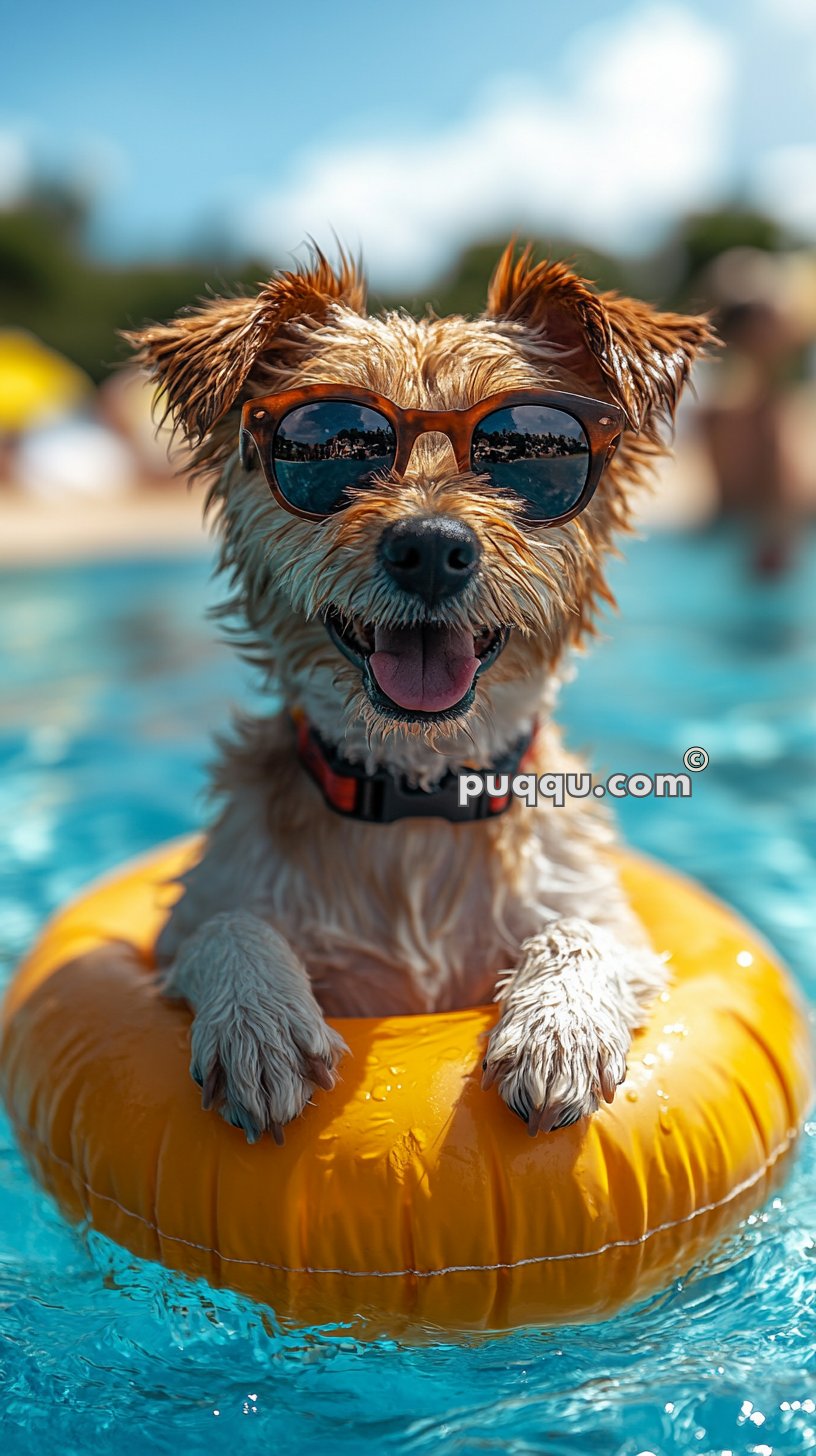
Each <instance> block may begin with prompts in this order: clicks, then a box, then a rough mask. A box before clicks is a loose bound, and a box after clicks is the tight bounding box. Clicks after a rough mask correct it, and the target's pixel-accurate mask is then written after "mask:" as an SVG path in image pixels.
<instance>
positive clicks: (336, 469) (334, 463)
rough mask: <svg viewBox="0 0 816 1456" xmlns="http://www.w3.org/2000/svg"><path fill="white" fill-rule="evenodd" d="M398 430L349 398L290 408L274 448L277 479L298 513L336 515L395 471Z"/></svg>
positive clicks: (383, 417)
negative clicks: (360, 490) (354, 493)
mask: <svg viewBox="0 0 816 1456" xmlns="http://www.w3.org/2000/svg"><path fill="white" fill-rule="evenodd" d="M395 457H396V440H395V437H394V431H393V429H392V428H391V425H390V424H389V422H388V420H387V419H386V418H385V416H384V415H381V414H380V412H379V410H375V409H371V408H370V407H369V406H367V405H360V404H354V403H352V402H351V401H350V400H334V399H332V400H318V401H316V402H315V403H314V404H304V405H299V406H298V407H297V408H296V409H293V410H290V411H289V413H288V415H285V416H284V418H283V419H282V420H281V422H280V424H279V425H278V428H277V431H276V433H275V438H274V441H273V444H272V460H273V465H274V470H275V479H276V480H277V483H278V488H279V489H280V491H281V494H282V495H283V496H284V497H285V499H286V500H287V501H288V502H289V504H290V505H292V506H294V507H295V508H296V510H301V511H308V512H310V513H313V514H315V515H331V513H332V512H333V511H337V510H340V509H341V508H342V507H343V506H344V505H348V494H347V493H348V491H349V490H351V489H353V488H354V487H356V486H360V485H365V483H366V482H367V481H369V480H370V479H371V477H372V476H373V475H378V474H382V473H383V472H384V471H388V470H390V469H391V466H392V465H393V463H394V459H395Z"/></svg>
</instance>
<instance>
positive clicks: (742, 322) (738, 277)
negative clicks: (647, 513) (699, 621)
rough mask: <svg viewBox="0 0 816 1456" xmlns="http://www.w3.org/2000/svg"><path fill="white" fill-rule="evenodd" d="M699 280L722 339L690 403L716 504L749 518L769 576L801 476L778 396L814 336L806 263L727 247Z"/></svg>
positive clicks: (788, 394)
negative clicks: (697, 401)
mask: <svg viewBox="0 0 816 1456" xmlns="http://www.w3.org/2000/svg"><path fill="white" fill-rule="evenodd" d="M808 264H809V265H810V266H808ZM706 285H707V287H706V292H707V294H708V296H709V298H710V299H711V301H712V302H713V305H714V318H715V323H716V325H717V329H718V332H719V334H720V337H721V339H722V341H723V343H724V344H725V346H726V348H725V352H724V354H723V355H722V357H721V358H720V360H718V361H717V365H716V367H715V368H714V369H713V370H712V369H709V371H708V374H707V377H706V379H705V381H704V384H703V389H702V404H701V407H700V410H699V425H700V430H701V434H702V438H703V440H704V442H705V445H706V448H707V451H708V455H709V459H710V464H711V467H712V472H713V477H714V481H715V486H716V491H717V506H718V513H719V514H720V515H721V516H725V517H732V518H733V517H735V516H741V517H743V518H744V519H745V520H746V521H747V522H748V523H749V525H750V527H751V528H752V535H753V546H752V558H751V559H752V566H753V569H754V571H755V572H756V573H757V574H758V575H761V576H775V575H777V574H779V573H780V572H783V571H784V570H785V569H786V568H787V567H788V566H789V564H790V562H791V558H792V552H793V544H794V541H795V538H796V535H797V530H798V527H799V524H800V522H801V518H802V514H803V507H804V499H803V496H804V493H805V491H806V489H807V486H808V484H809V483H810V482H808V481H807V480H806V479H805V478H804V476H805V475H806V472H807V465H808V463H809V460H810V458H811V452H809V451H808V450H807V448H806V441H805V439H804V438H803V435H804V434H805V433H806V430H807V424H806V419H805V418H804V417H802V412H801V410H800V411H799V412H798V413H799V415H800V418H799V419H798V420H797V419H796V417H795V415H796V412H795V411H793V410H791V409H790V408H788V406H789V404H791V402H793V401H794V398H795V395H796V393H797V390H796V384H797V378H798V377H799V378H801V372H802V361H803V356H804V351H805V349H806V347H807V345H808V344H812V343H813V340H814V338H816V263H815V262H814V260H813V259H807V258H806V257H804V256H799V257H797V256H796V255H788V256H785V255H773V254H770V253H765V252H761V251H760V250H759V249H755V248H733V249H730V250H729V251H728V252H725V253H723V254H722V255H721V256H720V257H719V258H717V259H716V261H715V262H714V263H713V264H712V265H711V266H710V268H709V269H708V272H707V275H706ZM811 388H812V386H811ZM798 392H799V394H800V395H801V384H800V385H799V391H798ZM805 393H806V395H807V396H809V395H810V394H811V390H808V389H806V391H805ZM803 463H804V466H805V469H804V471H803Z"/></svg>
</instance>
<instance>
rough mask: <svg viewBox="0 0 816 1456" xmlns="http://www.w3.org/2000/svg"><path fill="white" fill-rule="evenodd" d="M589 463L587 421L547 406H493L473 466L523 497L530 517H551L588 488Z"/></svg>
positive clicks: (480, 430) (479, 433)
mask: <svg viewBox="0 0 816 1456" xmlns="http://www.w3.org/2000/svg"><path fill="white" fill-rule="evenodd" d="M589 463H590V450H589V441H588V439H587V437H586V434H585V432H584V427H583V425H581V424H580V423H579V422H578V420H576V419H574V418H573V416H572V415H568V414H567V413H566V412H565V411H564V410H559V409H552V408H550V407H549V406H548V405H538V404H517V405H511V406H509V407H508V408H506V409H499V410H495V411H494V412H493V414H490V415H487V416H486V417H485V418H484V419H483V420H482V421H481V422H480V424H479V425H478V426H477V428H476V430H475V431H474V434H473V443H472V446H471V465H472V468H473V470H474V471H476V472H477V473H478V474H479V475H487V476H489V478H490V481H491V483H492V484H493V485H496V486H499V487H500V488H501V489H503V490H508V491H512V492H513V494H514V495H516V496H520V497H521V499H522V500H523V501H524V502H525V504H526V507H527V509H526V512H525V514H526V516H527V517H528V519H529V520H531V521H547V520H553V519H555V518H556V517H557V516H563V515H566V514H567V512H568V511H571V510H572V509H573V508H574V507H575V506H576V505H577V504H578V502H579V500H580V499H581V495H582V494H583V491H584V487H585V486H586V483H587V477H588V475H589Z"/></svg>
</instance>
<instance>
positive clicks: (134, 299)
mask: <svg viewBox="0 0 816 1456" xmlns="http://www.w3.org/2000/svg"><path fill="white" fill-rule="evenodd" d="M85 220H86V219H85V216H84V213H83V210H82V205H81V202H80V201H78V200H77V199H76V198H74V197H72V196H69V195H66V194H58V193H56V192H55V191H54V190H53V189H49V190H47V191H46V190H44V189H43V190H41V191H38V192H37V194H36V195H35V196H33V197H31V198H30V199H28V200H27V202H26V203H25V204H24V205H22V206H19V207H17V208H15V209H13V210H8V211H5V212H2V213H0V322H2V323H4V324H12V325H16V326H19V327H22V328H26V329H30V330H31V331H32V332H33V333H35V334H37V335H38V336H39V337H40V338H41V339H43V340H44V341H45V343H47V344H49V345H51V347H52V348H54V349H58V350H59V351H60V352H61V353H64V354H66V355H67V356H68V357H69V358H71V359H73V360H74V361H75V362H76V363H77V364H80V365H81V366H82V368H83V369H85V370H86V371H87V373H88V374H90V376H91V378H92V379H95V380H99V379H102V378H103V377H104V376H105V375H106V374H108V373H110V371H111V369H112V368H113V367H114V365H115V364H116V363H117V361H119V360H121V359H123V358H124V357H126V352H127V351H126V349H125V347H124V345H122V344H121V343H120V341H119V340H118V338H117V330H118V329H121V328H126V327H128V326H130V325H133V324H138V323H142V322H143V321H144V320H145V319H150V318H156V319H163V318H167V317H169V315H170V314H172V313H175V312H176V310H177V309H179V308H182V307H183V306H184V305H186V304H189V303H192V302H193V301H194V300H195V299H196V298H198V297H201V296H202V295H204V294H206V293H207V292H211V291H212V290H213V289H216V290H218V289H223V290H224V291H225V292H228V291H232V290H234V289H235V288H236V287H238V288H240V287H241V286H247V285H252V284H253V283H255V282H256V281H257V280H258V279H259V278H262V277H263V276H264V275H265V273H266V272H267V271H268V270H267V269H265V268H264V267H263V266H262V265H260V264H255V265H250V264H243V265H241V266H240V267H238V268H237V269H234V270H233V269H230V270H229V272H228V273H227V272H226V271H225V268H224V264H223V262H221V261H220V260H217V259H212V260H207V259H198V258H197V259H194V260H189V261H184V260H182V261H179V262H178V263H171V264H152V265H147V264H140V265H136V266H131V267H114V266H110V265H106V264H103V263H100V262H98V261H97V260H95V259H93V258H90V257H89V256H88V254H87V252H86V251H85V248H84V232H85Z"/></svg>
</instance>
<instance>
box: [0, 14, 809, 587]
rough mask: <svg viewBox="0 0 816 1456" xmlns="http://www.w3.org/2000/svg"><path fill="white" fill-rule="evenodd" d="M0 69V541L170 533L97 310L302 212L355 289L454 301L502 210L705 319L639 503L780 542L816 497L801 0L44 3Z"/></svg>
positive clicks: (230, 266)
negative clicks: (717, 351)
mask: <svg viewBox="0 0 816 1456" xmlns="http://www.w3.org/2000/svg"><path fill="white" fill-rule="evenodd" d="M0 74H1V75H2V87H1V88H0V325H1V326H2V328H1V330H0V553H2V556H3V557H4V558H5V559H17V560H20V559H31V558H38V557H41V556H43V555H48V556H52V557H53V556H55V555H65V554H66V553H69V554H70V553H73V554H77V553H79V554H87V553H88V552H95V551H99V550H101V551H110V550H117V549H119V550H121V549H132V548H133V545H134V543H136V542H138V543H141V544H143V545H149V544H151V543H153V544H155V545H156V546H160V545H162V544H163V545H165V546H167V545H168V544H169V545H178V544H180V543H183V542H188V541H190V540H194V539H195V538H196V537H197V533H198V524H197V507H196V504H195V503H194V502H192V501H188V500H187V499H186V497H185V496H184V492H183V484H182V483H180V482H178V481H177V482H176V483H175V484H173V483H172V474H171V467H169V466H168V462H167V456H166V440H164V439H161V438H158V439H157V438H156V435H155V431H154V430H153V428H152V424H151V419H150V404H151V401H150V397H149V395H148V394H147V393H146V391H145V389H144V387H143V385H142V383H141V382H140V381H139V379H138V378H137V377H136V376H134V374H133V373H131V372H129V371H128V370H127V369H123V368H122V363H123V359H124V350H123V347H122V345H121V344H120V343H119V341H118V338H117V330H118V329H121V328H123V327H126V326H128V325H134V324H137V323H139V322H141V321H143V320H144V319H146V318H164V317H166V316H167V315H169V314H170V313H172V312H173V311H175V310H176V309H177V308H179V307H181V306H182V305H184V304H187V303H189V302H191V301H192V300H194V299H195V298H196V297H199V296H201V295H203V294H206V293H207V292H209V291H212V290H215V291H218V290H219V289H224V288H226V289H234V288H235V287H244V286H251V285H252V284H254V283H256V282H257V281H258V280H260V279H262V278H264V277H266V276H268V274H269V272H270V270H271V269H272V268H274V267H276V266H281V265H283V266H285V265H287V264H291V262H292V261H293V259H295V258H297V257H299V256H302V255H303V243H304V239H306V237H307V236H309V235H311V236H313V237H314V238H315V239H316V240H317V241H318V242H319V243H320V244H321V245H322V246H323V247H324V248H327V249H328V250H329V251H331V247H332V236H333V233H334V234H336V235H337V237H338V238H339V239H340V240H341V241H342V242H343V243H344V244H345V245H346V246H347V247H349V248H350V249H352V250H356V249H358V248H360V247H361V248H362V250H363V252H364V255H365V258H366V261H367V264H368V267H369V271H370V276H371V281H372V286H373V294H374V302H375V303H381V304H394V303H400V304H403V305H405V306H406V307H408V308H409V309H412V310H414V309H423V308H424V307H425V306H426V304H428V303H430V304H431V305H432V306H433V307H434V308H436V309H437V310H439V311H449V310H464V311H466V312H478V311H479V310H480V309H481V307H482V304H483V300H484V293H485V285H486V281H487V278H488V276H489V272H490V269H491V266H492V264H493V263H494V261H495V259H496V257H497V255H498V252H499V250H500V248H501V246H502V244H503V242H504V241H505V240H506V238H507V236H508V235H509V234H510V233H511V232H513V231H515V232H518V233H519V234H520V235H521V236H522V237H531V238H534V239H535V240H537V242H538V244H539V248H540V251H541V252H542V253H549V254H554V255H557V256H560V257H566V258H569V259H572V260H573V261H574V263H575V266H576V267H577V268H578V269H580V270H581V271H582V272H584V273H585V274H587V275H588V276H589V277H591V278H593V279H595V280H596V281H597V282H598V284H600V285H602V286H604V287H617V288H620V289H622V290H630V291H632V292H634V293H636V294H640V295H642V296H645V297H647V298H649V299H652V300H655V301H658V302H660V303H663V304H665V305H667V306H673V307H678V308H686V307H687V308H692V309H699V308H709V309H712V310H713V311H714V314H715V316H716V318H717V320H718V322H719V324H720V328H721V331H722V333H723V336H724V338H725V339H726V342H727V343H728V344H729V349H728V352H727V353H726V354H725V355H724V356H723V357H722V358H721V359H719V360H718V362H717V364H716V365H715V366H712V367H709V368H708V369H705V370H701V371H700V376H699V378H698V381H697V387H698V401H699V403H698V408H697V410H696V411H695V409H694V408H693V406H692V405H688V406H687V407H686V409H685V410H684V412H683V416H682V418H681V421H680V427H679V437H678V459H677V464H676V465H675V466H674V467H673V468H671V469H669V470H667V471H663V472H662V473H661V477H660V480H659V482H658V486H659V488H658V491H657V494H656V497H655V499H654V500H653V501H652V502H651V503H645V504H644V512H645V513H646V518H647V519H649V520H656V521H658V522H660V523H666V524H672V523H674V524H689V523H692V522H694V523H702V522H706V521H710V520H712V519H714V518H716V517H717V516H718V515H720V514H723V513H727V514H735V513H736V514H739V513H742V514H744V515H747V516H749V517H750V518H751V519H753V520H755V521H757V522H759V523H760V525H761V531H762V535H763V540H762V541H761V542H758V543H757V547H756V552H755V555H756V557H757V561H758V565H759V567H760V569H761V570H765V571H771V572H772V571H774V570H776V569H779V568H781V567H782V566H784V564H786V562H787V560H788V558H789V557H790V555H791V552H792V549H793V546H792V537H793V536H794V535H795V532H796V524H797V521H798V520H799V518H800V517H801V516H803V515H807V514H808V513H809V512H811V511H812V509H813V506H814V502H816V424H814V417H816V410H814V408H813V405H814V372H815V370H816V364H815V361H816V346H815V345H814V340H816V256H815V255H814V251H813V247H814V241H816V120H815V119H814V117H815V109H814V104H813V96H814V93H815V92H816V8H815V7H814V6H813V4H812V3H811V0H740V3H738V0H733V3H731V0H720V3H715V4H710V3H703V0H687V3H684V4H665V5H663V4H653V3H638V0H633V3H630V4H625V3H624V4H622V3H620V0H618V3H610V0H581V3H578V4H575V5H573V6H571V7H569V9H567V8H565V7H550V6H542V5H541V4H540V3H538V0H513V3H512V4H511V5H510V6H509V7H508V8H506V9H504V10H503V11H502V16H501V19H499V16H498V12H497V11H496V9H495V6H493V5H492V4H490V3H488V0H468V3H467V4H465V3H460V0H449V3H447V4H445V5H442V6H439V5H438V4H431V3H429V0H418V3H416V4H415V5H413V6H412V7H411V10H410V14H409V13H408V12H407V11H403V10H402V8H401V7H396V6H382V5H376V4H372V3H367V0H350V3H347V4H345V5H344V6H342V7H330V6H320V7H318V8H317V10H316V11H315V12H314V14H313V16H312V17H311V19H310V22H309V25H308V26H307V27H304V25H303V22H302V16H301V13H300V11H299V9H298V7H290V6H283V5H280V4H274V3H273V4H268V3H265V4H261V3H259V0H238V3H236V4H235V5H233V6H232V7H231V8H230V10H229V15H227V13H226V11H225V8H224V6H223V4H215V3H212V0H202V3H200V4H199V5H198V6H197V7H196V11H195V19H194V21H191V19H190V15H189V12H187V11H186V9H185V8H184V7H181V6H174V5H172V4H171V5H167V4H159V3H158V0H145V3H142V4H140V5H139V6H138V7H137V8H135V9H133V8H131V7H126V8H124V9H121V10H119V11H117V13H116V14H115V15H114V14H113V13H112V12H111V10H110V7H109V6H106V5H103V4H102V3H101V0H86V3H85V4H83V5H82V6H81V7H71V8H69V9H65V8H64V7H60V6H57V5H56V4H55V3H48V4H45V5H44V6H43V5H40V6H38V7H37V8H36V9H26V7H16V9H15V10H14V12H13V13H12V14H11V15H10V16H9V17H8V18H7V20H6V22H5V24H4V37H3V56H2V59H0ZM176 464H178V462H176Z"/></svg>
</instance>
